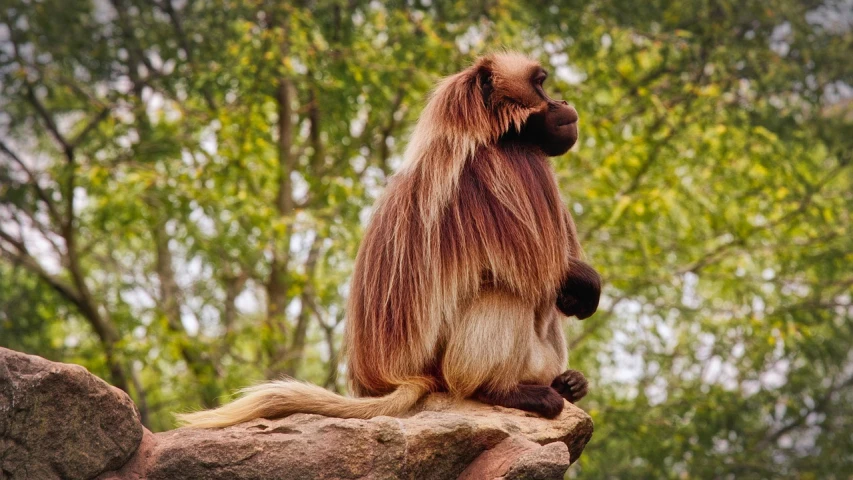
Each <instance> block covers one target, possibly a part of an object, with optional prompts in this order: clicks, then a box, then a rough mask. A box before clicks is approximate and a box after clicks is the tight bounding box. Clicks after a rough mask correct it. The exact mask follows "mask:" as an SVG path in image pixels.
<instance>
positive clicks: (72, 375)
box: [0, 348, 142, 480]
mask: <svg viewBox="0 0 853 480" xmlns="http://www.w3.org/2000/svg"><path fill="white" fill-rule="evenodd" d="M141 439H142V425H141V424H140V423H139V414H138V412H137V411H136V407H135V406H134V405H133V402H132V401H131V400H130V398H128V396H127V395H125V394H124V392H122V391H120V390H118V389H116V388H114V387H111V386H110V385H108V384H107V383H106V382H104V381H103V380H101V379H99V378H98V377H96V376H94V375H92V374H90V373H89V372H88V371H86V369H85V368H83V367H81V366H78V365H68V364H64V363H54V362H49V361H47V360H45V359H43V358H41V357H36V356H32V355H25V354H22V353H18V352H13V351H12V350H7V349H5V348H0V478H13V479H18V478H21V479H29V478H32V479H38V480H51V479H63V480H76V479H81V480H88V479H90V478H93V477H95V476H96V475H98V474H99V473H101V472H103V471H106V470H113V469H117V468H119V467H121V466H122V465H124V464H125V463H127V461H128V460H129V459H130V458H131V456H132V455H133V454H134V453H135V452H136V448H137V446H138V445H139V442H140V440H141Z"/></svg>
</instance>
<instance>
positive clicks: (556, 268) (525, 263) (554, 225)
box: [346, 57, 573, 395]
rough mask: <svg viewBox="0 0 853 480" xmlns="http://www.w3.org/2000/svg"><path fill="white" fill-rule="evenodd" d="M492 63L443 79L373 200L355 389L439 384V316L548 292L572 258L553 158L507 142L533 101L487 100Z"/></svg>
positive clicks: (360, 290) (354, 330)
mask: <svg viewBox="0 0 853 480" xmlns="http://www.w3.org/2000/svg"><path fill="white" fill-rule="evenodd" d="M490 62H493V58H491V57H486V58H485V59H484V60H482V61H481V62H480V63H478V64H477V65H474V66H472V67H471V68H469V69H467V70H465V71H463V72H460V73H458V74H456V75H454V76H451V77H449V78H447V79H445V80H444V81H443V82H442V83H440V84H439V86H438V87H437V88H436V90H435V92H434V93H433V95H432V96H431V98H430V101H429V102H428V104H427V106H426V108H425V109H424V111H423V113H422V114H421V117H420V119H419V121H418V124H417V126H416V127H415V129H414V132H413V134H412V141H411V142H410V144H409V146H408V148H407V150H406V154H405V164H404V166H403V168H402V169H401V170H400V171H399V172H398V173H397V174H396V175H395V176H394V177H392V179H391V180H390V182H389V185H388V187H387V189H386V191H385V193H384V194H383V195H382V197H381V198H380V199H379V201H378V202H377V204H376V206H375V210H374V213H373V217H372V218H371V221H370V224H369V225H368V227H367V230H366V232H365V235H364V239H363V241H362V245H361V248H360V249H359V253H358V256H357V258H356V265H355V271H354V274H353V278H352V287H351V290H350V296H349V305H348V311H347V334H346V337H347V338H346V343H347V354H348V357H349V376H350V379H351V383H352V387H353V389H354V391H355V392H356V393H357V394H360V395H379V394H384V393H387V392H389V391H391V390H393V389H394V387H396V386H397V385H400V384H402V383H413V382H415V383H421V384H425V385H427V386H429V387H435V385H434V384H435V377H440V372H439V370H440V365H434V364H431V363H430V362H434V361H435V359H439V358H440V357H441V356H440V355H438V354H437V353H438V352H439V351H440V350H441V349H442V348H443V345H442V344H443V341H444V340H445V339H443V338H441V337H440V332H441V331H442V328H441V326H442V325H447V324H448V323H447V322H448V321H449V320H452V318H451V317H452V316H453V315H456V314H457V312H459V307H460V306H461V305H464V303H465V302H466V301H468V300H470V299H471V298H473V296H474V295H476V294H477V292H478V291H480V289H481V288H500V289H504V290H506V291H508V292H511V293H513V294H515V295H518V296H519V297H520V298H523V299H525V300H528V301H530V302H533V303H535V302H537V301H541V300H542V299H547V298H549V297H550V296H553V295H555V291H556V286H557V285H558V283H559V281H560V276H561V275H562V274H563V273H564V272H565V270H566V268H567V263H568V257H569V255H570V253H571V252H570V245H569V242H570V240H569V238H570V231H571V230H572V229H573V225H571V222H570V221H567V216H566V215H565V212H564V207H563V206H562V202H561V200H560V196H559V192H558V189H557V185H556V182H555V180H554V177H553V174H552V172H551V169H550V167H549V166H548V164H547V159H546V158H545V156H544V154H542V153H541V152H538V151H536V150H535V149H531V148H529V147H522V146H518V145H513V144H506V145H505V144H503V143H502V142H501V136H502V135H503V134H504V133H506V132H508V131H509V130H510V129H513V128H514V129H520V128H521V126H522V125H523V123H524V121H525V120H526V119H527V117H528V116H529V115H530V113H531V109H530V108H527V107H524V106H522V105H517V104H511V103H508V104H499V105H492V106H487V105H486V104H485V103H484V101H483V96H482V92H481V85H480V84H479V76H478V73H479V72H480V71H481V70H480V69H482V68H491V65H490ZM430 372H431V373H430Z"/></svg>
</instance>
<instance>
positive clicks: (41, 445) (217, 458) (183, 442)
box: [0, 348, 592, 480]
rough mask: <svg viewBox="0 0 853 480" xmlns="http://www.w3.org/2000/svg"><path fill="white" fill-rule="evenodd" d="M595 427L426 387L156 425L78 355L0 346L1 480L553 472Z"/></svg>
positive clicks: (574, 415) (506, 478)
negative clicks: (227, 421)
mask: <svg viewBox="0 0 853 480" xmlns="http://www.w3.org/2000/svg"><path fill="white" fill-rule="evenodd" d="M591 436H592V421H591V419H590V418H589V416H588V415H587V414H586V413H584V412H583V411H582V410H580V409H579V408H577V407H575V406H573V405H571V404H568V403H567V404H566V408H565V410H564V411H563V413H562V415H561V416H560V417H558V418H556V419H554V420H545V419H542V418H539V417H536V416H535V415H532V414H527V413H525V412H522V411H518V410H512V409H506V408H501V407H492V406H488V405H483V404H480V403H477V402H473V401H465V402H453V401H451V400H450V399H449V398H447V397H446V396H443V395H432V396H429V397H427V398H426V399H425V400H424V401H422V402H421V404H420V405H419V407H418V409H417V410H416V411H414V412H412V414H411V415H409V416H408V417H406V418H391V417H376V418H373V419H370V420H356V419H337V418H328V417H323V416H319V415H308V414H297V415H291V416H290V417H287V418H283V419H278V420H255V421H252V422H247V423H244V424H242V425H237V426H234V427H230V428H226V429H222V430H195V429H187V428H181V429H177V430H172V431H169V432H164V433H157V434H153V433H151V432H149V431H148V430H146V429H144V428H143V427H142V425H141V424H140V423H139V415H138V413H137V411H136V408H135V407H134V406H133V403H132V402H131V401H130V399H129V398H128V397H127V395H125V394H124V393H123V392H121V391H119V390H118V389H115V388H113V387H110V386H109V385H107V384H106V383H105V382H103V381H102V380H100V379H98V378H97V377H95V376H93V375H91V374H89V373H88V372H87V371H86V370H85V369H83V368H82V367H79V366H76V365H67V364H61V363H54V362H49V361H47V360H44V359H42V358H39V357H35V356H31V355H25V354H21V353H17V352H13V351H11V350H7V349H3V348H0V479H6V478H10V479H30V478H32V479H39V480H49V479H60V478H61V479H69V480H75V479H81V480H82V479H89V478H94V477H97V478H98V479H100V480H120V479H152V480H156V479H164V480H165V479H172V480H179V479H195V480H214V479H215V480H219V479H223V480H224V479H229V480H232V479H233V480H254V479H294V480H295V479H299V480H305V479H397V478H417V479H421V478H429V479H454V478H460V479H466V480H473V479H502V480H520V479H529V480H534V479H542V480H546V479H549V480H550V479H559V478H562V477H563V474H564V473H565V471H566V469H568V467H569V465H570V463H572V462H574V461H575V460H576V459H577V458H578V456H579V455H580V454H581V452H582V451H583V448H584V446H585V445H586V443H587V442H588V441H589V439H590V437H591Z"/></svg>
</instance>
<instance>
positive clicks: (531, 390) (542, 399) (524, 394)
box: [475, 385, 564, 418]
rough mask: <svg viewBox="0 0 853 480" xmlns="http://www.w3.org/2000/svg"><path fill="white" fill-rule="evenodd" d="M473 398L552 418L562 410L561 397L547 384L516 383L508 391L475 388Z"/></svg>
mask: <svg viewBox="0 0 853 480" xmlns="http://www.w3.org/2000/svg"><path fill="white" fill-rule="evenodd" d="M475 398H476V399H477V400H479V401H481V402H483V403H488V404H490V405H498V406H501V407H508V408H516V409H519V410H524V411H527V412H533V413H537V414H539V415H541V416H543V417H545V418H554V417H556V416H557V415H559V414H560V412H562V411H563V406H564V404H563V397H561V396H560V394H559V393H557V391H556V390H554V389H553V388H551V387H549V386H547V385H518V386H516V387H515V388H513V389H512V390H510V391H508V392H495V391H492V390H488V389H480V390H477V393H476V396H475Z"/></svg>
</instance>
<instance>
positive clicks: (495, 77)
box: [473, 53, 578, 156]
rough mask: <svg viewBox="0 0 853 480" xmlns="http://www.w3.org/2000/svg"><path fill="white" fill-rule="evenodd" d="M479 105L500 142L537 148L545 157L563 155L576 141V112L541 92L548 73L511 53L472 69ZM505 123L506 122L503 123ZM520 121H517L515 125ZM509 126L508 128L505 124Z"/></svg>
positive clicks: (497, 55) (482, 61)
mask: <svg viewBox="0 0 853 480" xmlns="http://www.w3.org/2000/svg"><path fill="white" fill-rule="evenodd" d="M473 69H474V71H475V72H476V75H475V77H474V79H475V81H476V87H477V88H478V90H479V91H480V95H481V96H482V101H483V105H484V106H485V108H486V111H487V112H488V114H489V115H490V116H491V117H492V118H493V119H495V120H497V121H495V122H493V123H494V124H495V125H497V126H499V128H500V129H501V130H502V131H500V133H499V135H500V137H501V138H503V139H507V140H513V141H521V142H524V143H528V144H531V145H535V146H537V147H539V148H540V149H541V150H542V151H543V152H544V153H545V154H546V155H548V156H557V155H562V154H564V153H566V152H567V151H568V150H569V149H570V148H572V146H573V145H574V144H575V142H577V140H578V124H577V122H578V112H577V111H576V110H575V109H574V107H572V106H570V105H569V104H568V103H567V102H566V101H565V100H556V99H553V98H551V97H550V96H548V94H547V93H546V92H545V88H544V85H543V84H544V83H545V80H546V79H547V78H548V72H546V71H545V69H543V68H542V66H541V65H539V64H538V63H536V62H534V61H532V60H529V59H528V58H526V57H524V56H521V55H518V54H514V53H499V54H493V55H489V56H487V57H484V58H482V59H480V60H479V61H478V62H477V63H476V64H475V65H474V67H473ZM507 120H509V122H507ZM519 120H520V121H519ZM507 123H509V124H507Z"/></svg>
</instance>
